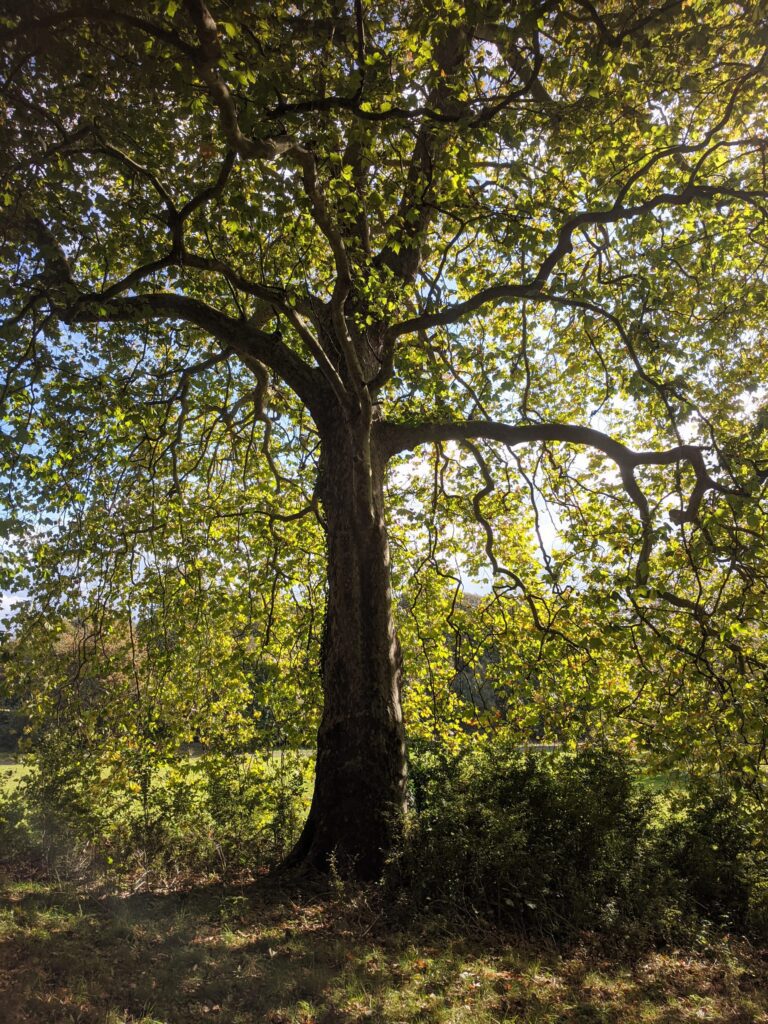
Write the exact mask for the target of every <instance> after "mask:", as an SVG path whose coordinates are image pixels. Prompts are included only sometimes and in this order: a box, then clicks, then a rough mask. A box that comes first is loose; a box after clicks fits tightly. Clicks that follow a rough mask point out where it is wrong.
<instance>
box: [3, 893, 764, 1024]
mask: <svg viewBox="0 0 768 1024" xmlns="http://www.w3.org/2000/svg"><path fill="white" fill-rule="evenodd" d="M3 1012H4V1013H5V1014H6V1016H5V1017H3V1016H2V1015H3ZM0 1018H2V1019H4V1020H8V1021H14V1022H16V1024H75V1022H77V1024H97V1022H98V1024H197V1022H202V1021H209V1022H210V1021H217V1022H219V1024H246V1022H247V1024H254V1022H264V1024H363V1022H370V1024H406V1022H407V1024H410V1022H419V1024H470V1022H472V1024H497V1022H500V1021H508V1022H538V1024H544V1022H551V1024H555V1022H558V1024H588V1022H595V1024H596V1022H602V1024H608V1022H615V1024H619V1022H621V1024H633V1022H647V1024H652V1022H656V1024H678V1022H680V1024H682V1022H698V1021H718V1022H729V1024H746V1022H755V1024H757V1022H768V955H765V956H764V955H761V954H760V953H759V952H757V951H755V950H752V949H749V948H748V947H743V946H738V945H736V944H733V943H727V942H723V943H722V944H721V945H720V946H719V947H717V949H716V950H714V951H710V952H709V953H708V954H706V955H705V954H703V953H702V954H695V955H694V954H691V953H680V952H674V951H671V952H666V953H654V954H651V955H648V956H646V957H644V958H643V959H641V960H639V961H635V962H626V961H621V960H612V959H610V958H608V957H607V956H606V955H605V954H604V953H600V952H599V951H596V950H595V949H594V948H593V949H591V950H590V949H589V948H588V947H587V946H586V945H585V946H584V947H583V948H579V949H576V950H574V951H571V952H570V953H569V954H568V955H559V954H557V953H556V952H555V951H553V950H551V949H546V948H541V947H538V948H537V947H534V946H529V945H525V944H522V943H520V942H519V941H515V942H513V941H508V940H507V941H505V940H504V939H503V938H502V937H500V936H498V935H496V934H493V933H486V934H477V935H475V936H471V935H470V936H466V935H465V936H459V935H456V934H451V933H449V932H447V931H446V930H445V929H444V928H443V929H441V927H440V925H439V922H436V921H434V920H433V921H432V923H431V924H426V923H422V924H419V923H414V922H410V923H408V925H407V926H402V925H401V926H400V927H397V926H393V925H392V922H391V921H390V922H389V923H387V921H386V920H385V919H384V918H383V917H382V916H381V915H380V913H379V912H378V911H377V910H376V909H375V904H374V903H373V902H372V901H371V900H370V898H369V895H367V894H366V893H365V892H357V893H354V892H341V893H340V892H325V893H323V892H319V891H304V892H303V893H302V894H300V895H297V894H296V892H295V890H290V891H288V890H284V889H282V888H281V885H280V883H279V881H275V880H270V879H264V880H262V881H260V882H258V883H257V884H255V885H252V886H250V887H249V888H246V889H223V888H215V889H196V890H192V891H189V892H186V893H173V894H169V895H147V894H141V895H134V896H130V897H123V898H120V897H116V896H110V897H100V898H99V897H97V896H95V895H93V894H88V893H84V892H78V891H76V890H74V889H71V890H56V889H54V888H52V887H50V886H49V887H46V886H42V885H39V884H33V883H25V884H16V885H12V886H8V887H7V888H6V891H5V893H4V895H3V896H2V898H1V899H0Z"/></svg>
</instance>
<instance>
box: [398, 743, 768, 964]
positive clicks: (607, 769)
mask: <svg viewBox="0 0 768 1024" xmlns="http://www.w3.org/2000/svg"><path fill="white" fill-rule="evenodd" d="M411 776H412V787H413V798H414V813H413V816H412V820H411V823H410V829H409V831H408V833H407V837H406V841H405V845H404V847H403V849H402V851H401V853H400V854H399V856H398V857H396V858H395V859H394V860H393V862H392V864H391V865H390V879H391V882H392V883H393V884H394V886H395V887H396V888H398V887H401V886H402V887H403V888H404V889H405V891H406V892H407V893H408V895H407V896H406V897H401V898H404V899H406V901H407V900H408V899H410V900H411V901H413V902H415V903H416V904H417V905H419V906H422V907H425V906H426V907H430V908H432V909H433V910H436V911H438V912H443V913H448V914H449V915H459V916H462V917H463V916H466V915H470V916H471V917H477V918H480V919H483V918H485V919H490V920H493V921H496V922H498V923H500V924H503V925H505V926H507V927H513V928H517V929H522V930H523V931H525V932H527V933H529V934H535V935H549V936H557V937H566V938H568V937H570V938H572V937H573V936H574V935H575V934H577V933H579V932H580V930H583V929H590V930H597V931H600V932H604V933H607V934H608V935H610V936H611V937H612V939H613V940H620V941H624V942H629V943H631V944H634V945H637V944H638V943H639V944H641V945H642V944H645V943H648V942H654V941H666V942H670V941H681V940H683V941H687V942H690V941H691V940H692V938H695V937H696V936H698V935H700V934H702V933H703V930H705V929H706V928H707V927H709V926H713V927H714V928H715V929H716V930H717V929H726V930H729V929H731V930H736V931H742V932H744V931H748V932H750V933H751V934H752V935H753V937H754V936H756V937H758V938H760V939H764V938H765V937H766V936H767V935H768V916H766V903H765V888H764V886H765V871H766V864H767V863H768V847H766V833H765V817H764V810H763V809H761V808H759V807H755V806H754V805H753V804H752V803H751V802H750V801H749V799H748V798H747V795H746V794H741V795H740V798H738V799H737V797H736V795H735V794H734V793H733V792H732V791H729V790H728V789H727V788H726V787H724V786H723V785H722V783H719V782H709V783H705V782H704V781H701V780H700V781H698V782H697V783H695V784H691V786H690V788H686V789H684V790H682V791H677V792H675V791H669V790H667V791H666V792H665V791H664V790H661V791H660V792H659V793H656V794H655V795H654V794H651V793H650V792H649V790H648V787H647V785H646V784H645V777H644V772H643V770H642V769H641V768H639V767H638V765H637V764H636V762H634V761H633V760H632V759H630V758H628V757H627V756H626V755H620V754H617V753H616V752H611V751H610V750H601V749H599V748H597V749H596V748H584V749H582V750H580V751H578V752H576V753H571V754H564V753H560V754H556V755H546V754H541V753H539V754H535V753H524V752H521V751H520V750H519V749H518V748H516V747H510V746H508V745H507V746H505V745H504V744H502V743H496V744H493V745H485V746H483V745H481V746H479V747H477V749H475V750H474V751H467V752H465V753H464V754H463V755H461V756H459V757H446V756H445V754H444V753H436V752H435V751H434V750H432V751H429V750H427V751H425V752H424V753H422V754H421V755H420V756H416V757H414V758H413V759H412V771H411Z"/></svg>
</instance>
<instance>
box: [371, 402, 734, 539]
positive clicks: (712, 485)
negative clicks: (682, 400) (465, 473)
mask: <svg viewBox="0 0 768 1024" xmlns="http://www.w3.org/2000/svg"><path fill="white" fill-rule="evenodd" d="M377 429H378V439H379V443H380V445H381V449H382V452H383V454H384V456H385V458H390V457H391V456H392V455H395V454H397V453H398V452H402V451H408V450H410V449H413V448H416V447H418V446H419V445H421V444H428V443H434V442H436V441H467V440H470V439H472V438H488V439H489V440H494V441H501V442H502V443H503V444H505V445H507V446H508V447H514V446H516V445H520V444H531V443H534V442H537V441H561V442H563V443H565V444H575V445H585V446H586V447H588V448H593V449H595V450H596V451H600V452H602V453H603V454H604V455H606V456H607V457H608V458H609V459H612V460H613V462H615V463H616V465H617V466H618V467H619V470H620V472H621V478H622V483H623V485H624V488H625V490H626V491H627V494H629V496H630V497H631V498H632V501H633V502H634V503H635V505H636V506H637V508H638V511H639V512H640V517H641V519H642V520H643V523H647V522H648V518H649V509H648V501H647V498H646V497H645V495H644V494H643V492H642V491H641V490H640V487H639V486H638V484H637V480H636V479H635V470H636V469H637V467H638V466H669V465H677V464H679V463H681V462H687V463H688V464H689V465H690V466H691V468H692V469H693V472H694V474H695V477H696V483H695V484H694V487H693V490H692V492H691V495H690V497H689V499H688V504H687V506H686V508H685V509H683V510H682V511H677V512H673V513H670V518H671V519H672V520H673V522H676V523H679V524H682V523H690V522H694V521H695V520H696V518H697V516H698V512H699V508H700V506H701V502H702V499H703V498H704V495H705V494H706V493H707V491H711V490H714V491H719V492H720V493H722V494H740V493H741V492H740V491H736V490H734V489H732V488H728V487H725V486H723V485H722V484H721V483H719V482H718V481H717V480H714V479H713V478H712V477H711V476H710V474H709V471H708V470H707V467H706V463H705V462H704V454H703V452H702V450H701V448H699V447H698V446H697V445H692V444H682V445H676V446H675V447H674V448H668V449H667V450H666V451H660V452H636V451H633V450H632V449H631V448H628V447H627V446H626V445H624V444H622V443H621V442H620V441H616V440H615V439H614V438H612V437H611V436H610V435H608V434H605V433H603V432H602V431H600V430H594V429H592V428H591V427H580V426H576V425H574V424H571V423H526V424H523V425H520V426H511V425H509V424H507V423H498V422H495V421H491V420H469V421H465V422H462V423H419V424H414V425H408V424H395V423H381V424H379V425H378V428H377Z"/></svg>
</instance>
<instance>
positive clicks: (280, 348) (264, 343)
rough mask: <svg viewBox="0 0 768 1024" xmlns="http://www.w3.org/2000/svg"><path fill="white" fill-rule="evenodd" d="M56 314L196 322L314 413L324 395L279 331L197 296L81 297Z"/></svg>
mask: <svg viewBox="0 0 768 1024" xmlns="http://www.w3.org/2000/svg"><path fill="white" fill-rule="evenodd" d="M57 315H58V316H59V318H60V319H61V320H62V321H63V322H65V323H68V324H70V325H75V324H82V323H116V322H126V321H127V322H131V323H141V322H142V321H145V320H153V319H165V320H181V321H184V322H186V323H190V324H195V325H196V326H197V327H200V328H202V329H203V330H204V331H206V332H207V333H208V334H210V335H211V337H213V338H216V340H217V341H219V342H220V343H221V344H222V345H225V346H228V347H229V348H231V349H232V350H233V351H234V352H236V353H237V354H238V355H239V356H240V357H241V358H243V359H244V360H246V361H248V360H252V359H258V360H259V361H260V362H262V363H264V364H266V365H267V366H269V367H270V368H271V369H273V370H274V371H275V372H276V373H277V374H278V375H279V376H280V377H282V378H283V380H284V381H285V382H286V384H288V386H289V387H291V388H292V389H293V390H294V391H295V392H296V394H297V395H298V396H299V398H301V400H302V401H303V402H304V403H305V405H306V406H307V408H308V409H310V411H312V412H313V413H314V412H316V411H317V410H318V409H319V408H322V406H323V405H324V403H325V401H326V400H327V397H328V395H327V391H326V387H325V385H324V382H323V380H322V378H321V377H320V375H319V372H318V371H315V370H313V369H312V368H311V367H310V366H308V365H307V364H306V363H305V362H304V361H303V360H302V359H301V358H300V357H299V356H298V355H296V353H295V352H294V351H293V350H292V349H290V348H289V347H288V346H287V345H286V344H285V343H284V342H283V340H282V336H281V334H280V332H279V331H275V332H273V333H271V334H268V333H267V332H265V331H262V330H259V329H258V328H257V327H255V326H254V325H253V324H251V323H250V322H249V321H247V320H239V319H235V318H234V317H231V316H228V315H227V314H226V313H222V312H221V311H220V310H217V309H215V308H214V307H212V306H208V305H206V303H204V302H200V301H199V300H198V299H192V298H188V297H187V296H184V295H177V294H176V293H175V292H151V293H149V294H147V295H135V296H134V295H131V296H121V297H118V298H113V299H109V300H107V301H106V302H104V301H103V299H102V298H101V297H99V296H96V297H95V301H93V302H87V303H84V302H82V301H81V302H79V303H75V304H74V305H73V306H71V307H69V308H67V309H65V310H57Z"/></svg>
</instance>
